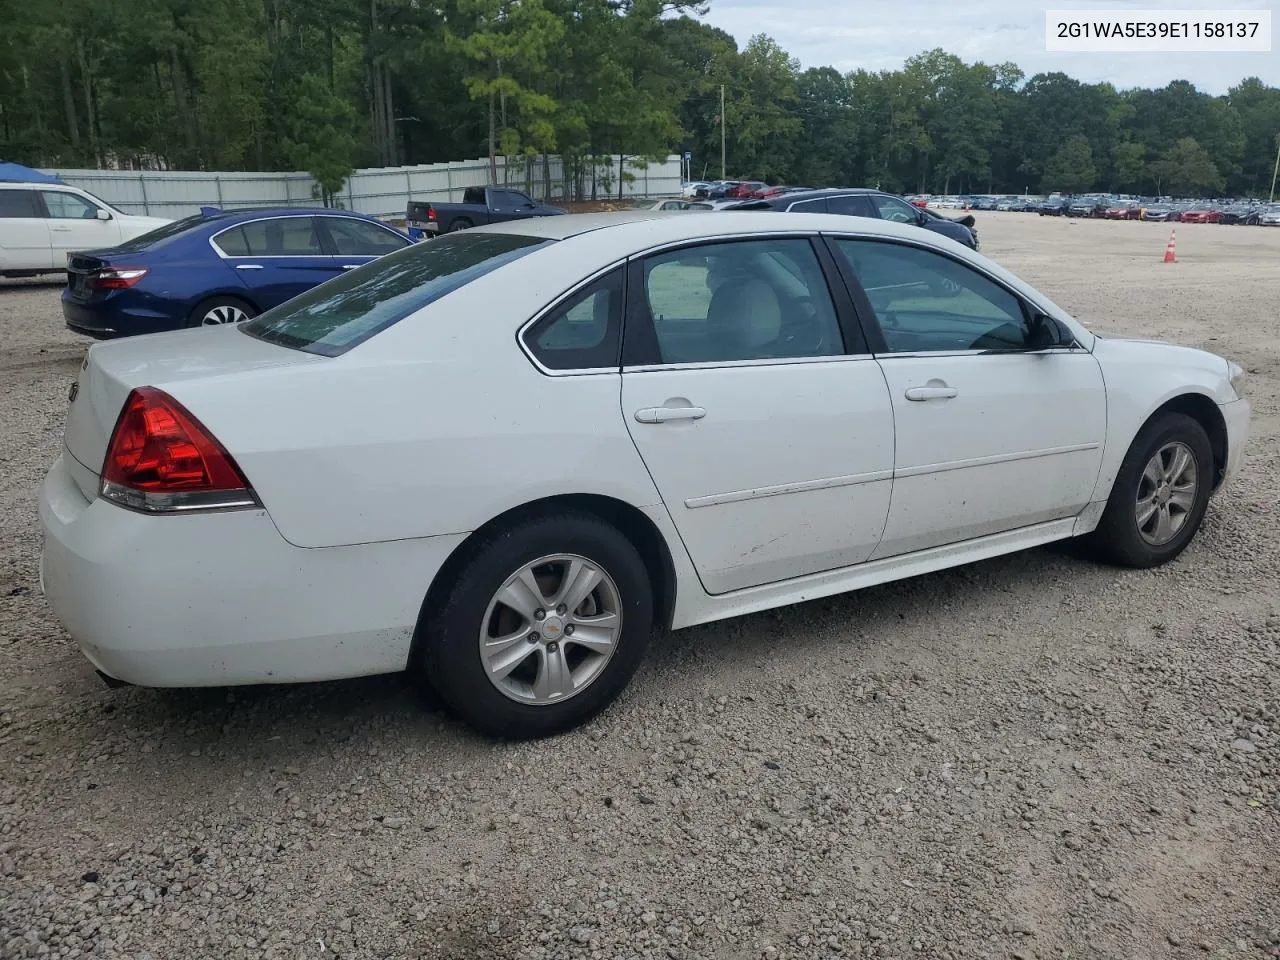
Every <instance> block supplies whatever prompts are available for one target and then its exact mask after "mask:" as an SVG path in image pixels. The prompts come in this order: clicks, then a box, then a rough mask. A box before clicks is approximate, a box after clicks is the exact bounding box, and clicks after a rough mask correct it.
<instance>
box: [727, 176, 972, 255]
mask: <svg viewBox="0 0 1280 960" xmlns="http://www.w3.org/2000/svg"><path fill="white" fill-rule="evenodd" d="M725 209H726V210H779V211H786V212H799V213H843V214H846V215H848V216H851V217H871V218H874V219H876V220H891V221H893V222H895V223H911V224H915V225H916V226H917V227H923V228H924V229H926V230H932V231H933V232H934V233H940V234H942V235H943V236H944V237H950V238H951V239H952V240H955V241H957V242H958V243H963V244H964V245H965V246H966V247H969V248H970V249H973V250H977V249H978V231H977V228H976V227H974V225H973V217H972V216H966V217H964V218H962V219H960V220H951V219H949V218H947V217H944V216H942V215H941V214H937V213H934V212H933V211H932V210H922V209H920V208H919V207H914V206H912V205H911V204H909V203H907V201H905V200H903V199H902V198H901V197H895V196H894V195H893V194H891V193H882V192H880V191H879V190H869V189H867V188H865V187H861V188H849V189H844V188H839V187H836V188H831V189H827V190H802V191H796V192H794V193H784V194H782V195H780V196H776V197H768V198H766V199H764V200H748V201H747V202H745V203H738V204H734V205H733V206H732V207H726V208H725Z"/></svg>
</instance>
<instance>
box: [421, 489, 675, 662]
mask: <svg viewBox="0 0 1280 960" xmlns="http://www.w3.org/2000/svg"><path fill="white" fill-rule="evenodd" d="M566 509H568V510H578V511H580V512H582V513H588V514H591V515H592V516H595V517H599V518H600V519H601V520H604V521H605V522H606V523H608V524H610V525H612V526H613V527H615V528H616V529H617V530H618V531H620V532H621V533H622V535H623V536H625V537H626V538H627V539H628V540H630V541H631V544H632V546H634V547H635V548H636V550H638V551H639V553H640V557H641V559H642V560H644V565H645V569H646V570H647V571H648V572H649V582H650V583H651V584H652V585H653V594H654V596H653V609H654V621H655V622H656V623H661V624H663V625H664V626H669V625H670V624H671V615H672V613H673V612H674V610H675V602H676V573H675V563H674V562H673V561H672V559H671V550H670V548H669V547H668V546H667V542H666V539H665V538H664V537H663V536H662V534H661V533H660V532H659V530H658V528H657V527H656V526H655V525H654V523H653V521H652V520H650V519H649V518H648V517H647V516H645V515H644V513H643V512H642V511H640V510H639V509H637V508H636V507H633V506H632V505H631V504H629V503H626V502H624V501H622V500H617V499H615V498H613V497H605V496H600V495H598V494H587V493H576V494H566V495H563V496H555V497H546V498H544V499H542V500H534V501H531V502H529V503H525V504H521V505H520V506H518V507H514V508H512V509H510V510H507V511H506V512H505V513H500V514H498V516H496V517H494V518H493V519H492V520H490V521H488V522H487V523H485V524H483V525H482V526H480V527H478V528H477V529H475V530H473V531H472V532H471V534H470V535H469V536H468V537H467V538H466V539H465V540H464V541H462V543H460V544H459V545H458V546H457V547H455V548H454V551H453V553H451V554H449V557H448V559H447V560H445V562H444V564H443V565H442V566H441V567H440V570H439V571H438V572H437V573H436V575H435V578H434V579H432V581H431V585H430V587H428V588H427V595H426V598H425V599H424V600H423V603H422V613H421V614H420V615H419V630H420V629H421V621H422V620H423V619H424V618H425V617H427V616H429V615H430V613H431V611H433V610H437V609H439V607H440V605H441V604H442V603H443V602H444V600H445V597H446V595H447V593H448V589H449V586H450V584H452V583H453V581H454V580H455V579H456V577H457V574H458V571H459V570H460V569H461V568H462V567H463V565H465V564H466V562H467V561H468V560H470V559H471V555H472V552H473V551H474V549H475V544H476V543H478V542H480V541H482V540H483V539H484V538H485V537H486V536H488V535H489V534H491V533H493V532H495V531H496V530H500V529H502V528H503V527H507V526H511V525H514V524H517V523H520V522H522V521H524V520H528V519H530V518H532V517H536V516H539V515H541V514H546V513H554V512H563V511H564V510H566ZM415 639H416V638H415ZM415 647H416V643H415Z"/></svg>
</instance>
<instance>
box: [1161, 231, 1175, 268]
mask: <svg viewBox="0 0 1280 960" xmlns="http://www.w3.org/2000/svg"><path fill="white" fill-rule="evenodd" d="M1177 238H1178V228H1177V227H1174V228H1173V229H1172V230H1170V231H1169V245H1168V246H1167V247H1165V248H1164V262H1165V263H1177V262H1178V254H1177V251H1176V250H1175V249H1174V246H1175V244H1176V243H1177Z"/></svg>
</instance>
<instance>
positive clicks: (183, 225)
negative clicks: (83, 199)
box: [116, 214, 205, 253]
mask: <svg viewBox="0 0 1280 960" xmlns="http://www.w3.org/2000/svg"><path fill="white" fill-rule="evenodd" d="M204 221H205V218H204V217H202V216H200V215H199V214H196V215H195V216H192V217H183V218H182V219H181V220H175V221H173V223H166V224H165V225H164V226H162V227H156V228H155V229H154V230H149V231H148V232H146V233H140V234H138V236H136V237H134V238H133V239H132V240H126V241H125V242H124V243H121V244H118V245H117V246H116V249H117V250H124V251H125V252H126V253H141V252H142V251H143V250H150V249H151V248H152V247H153V246H155V245H156V244H157V243H160V242H161V241H164V240H168V239H170V238H172V237H176V236H178V235H179V234H181V233H186V232H187V231H188V230H190V229H191V228H192V227H194V226H197V225H198V224H201V223H203V222H204Z"/></svg>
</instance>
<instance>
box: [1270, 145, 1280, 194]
mask: <svg viewBox="0 0 1280 960" xmlns="http://www.w3.org/2000/svg"><path fill="white" fill-rule="evenodd" d="M1277 174H1280V133H1277V134H1276V166H1275V169H1274V170H1272V171H1271V199H1270V201H1268V202H1269V203H1275V202H1276V175H1277Z"/></svg>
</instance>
